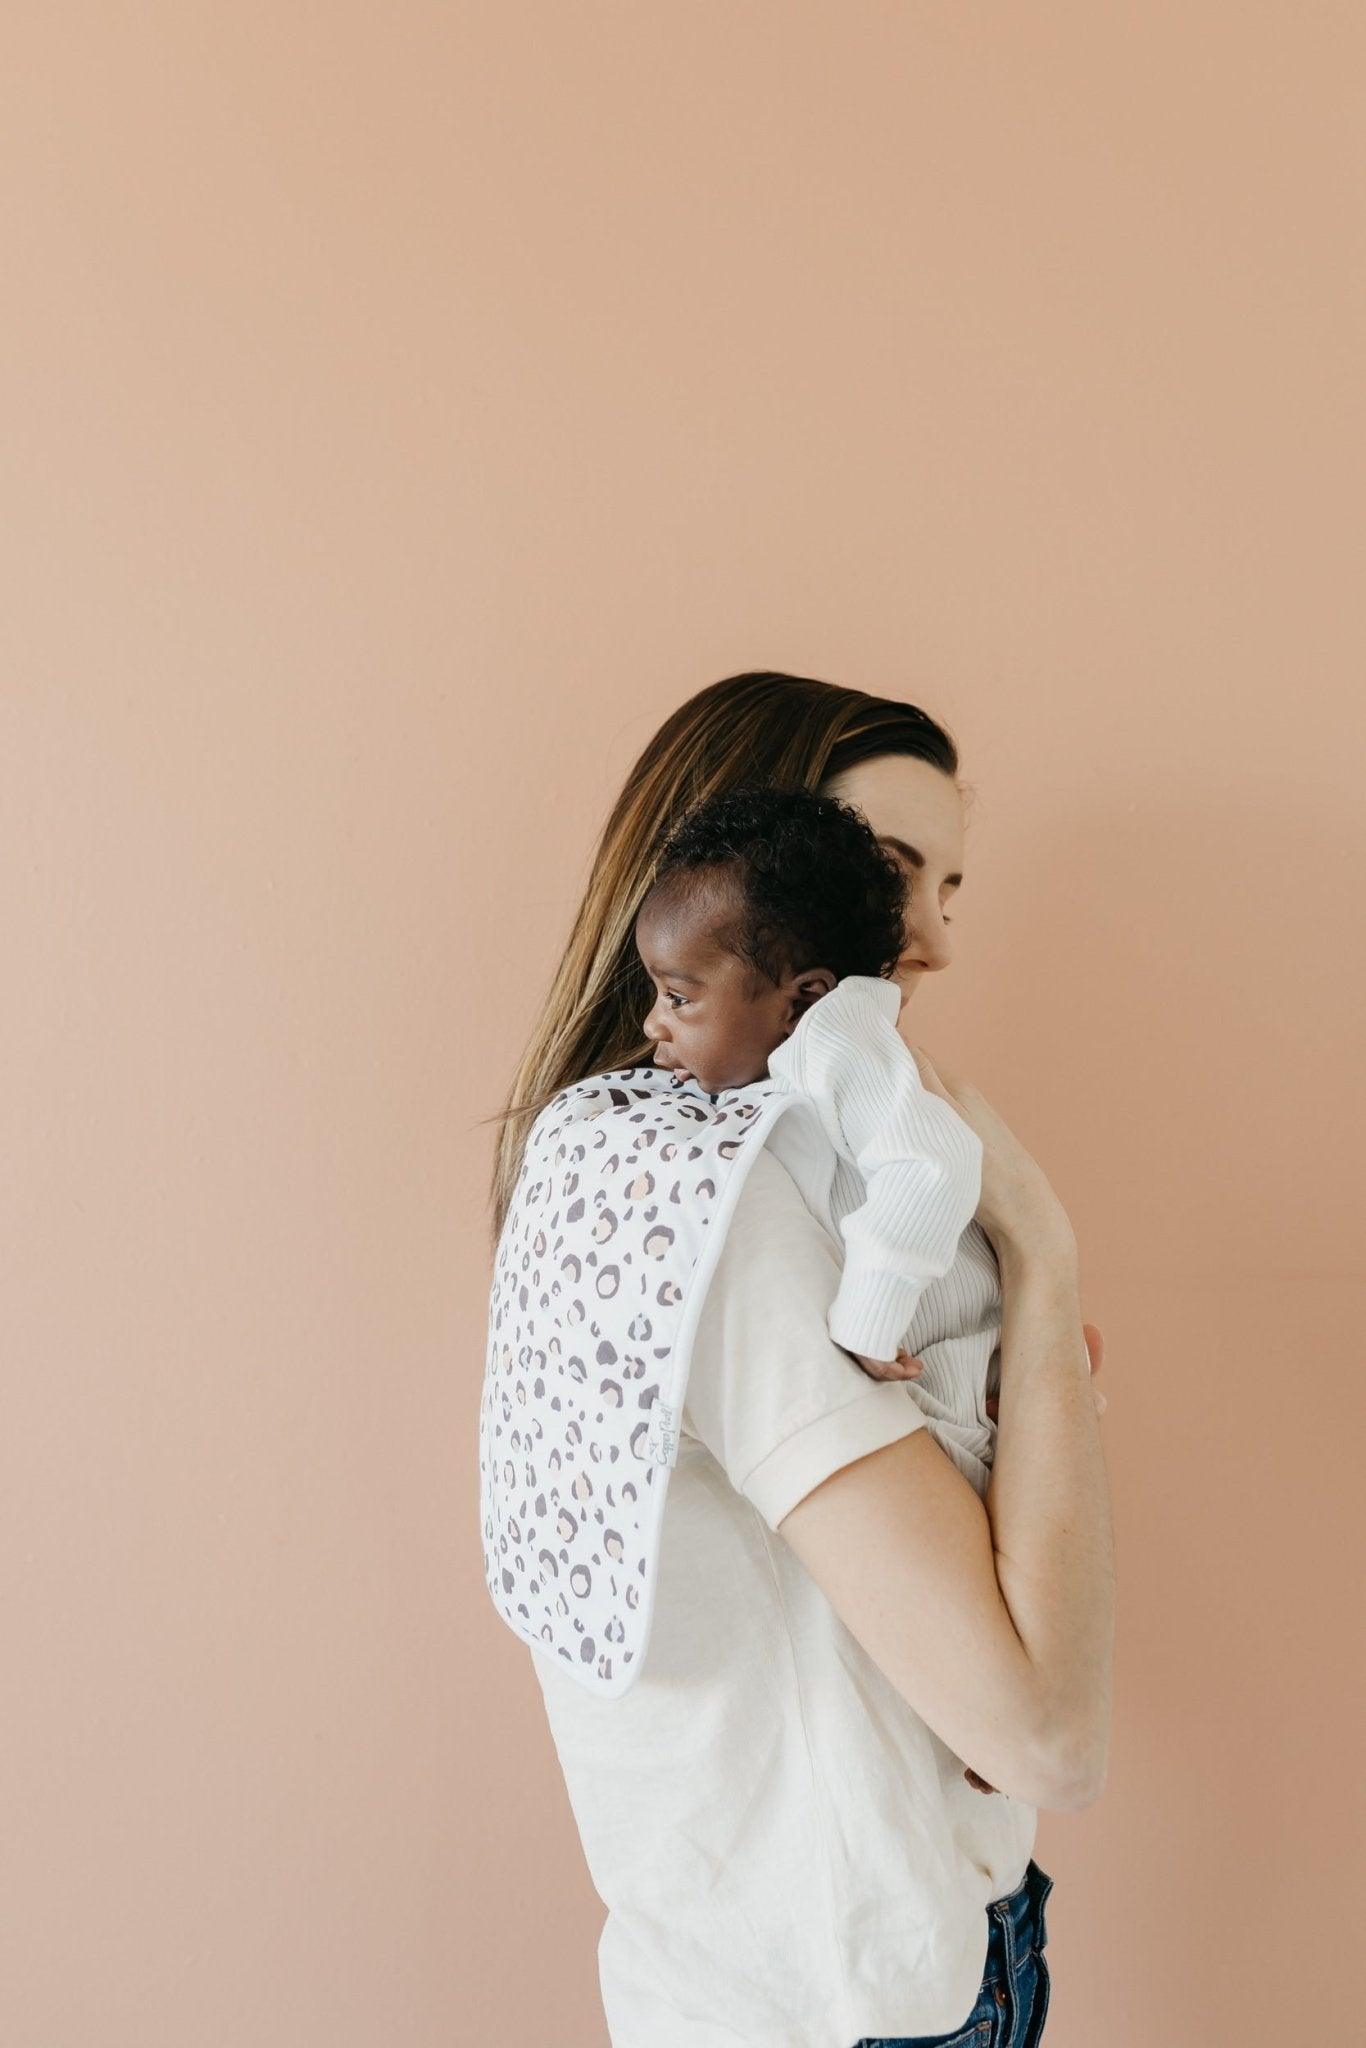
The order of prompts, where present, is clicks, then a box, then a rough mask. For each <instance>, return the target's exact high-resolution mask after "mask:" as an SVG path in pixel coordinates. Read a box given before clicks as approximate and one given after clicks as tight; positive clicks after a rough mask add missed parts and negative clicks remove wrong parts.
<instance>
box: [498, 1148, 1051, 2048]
mask: <svg viewBox="0 0 1366 2048" xmlns="http://www.w3.org/2000/svg"><path fill="white" fill-rule="evenodd" d="M839 1278H840V1251H839V1248H838V1247H837V1245H836V1244H835V1243H834V1242H832V1239H831V1237H830V1235H829V1233H828V1232H827V1230H826V1229H825V1228H824V1226H823V1225H822V1224H821V1223H820V1222H819V1221H818V1220H817V1218H816V1217H815V1216H814V1215H813V1214H812V1212H811V1210H810V1209H808V1208H807V1206H806V1204H805V1203H804V1202H803V1200H802V1197H801V1195H800V1194H799V1192H798V1190H797V1187H796V1184H795V1182H794V1181H793V1179H792V1176H791V1175H790V1173H788V1171H787V1169H786V1168H785V1167H784V1166H783V1165H782V1163H781V1161H780V1160H779V1158H778V1157H777V1156H776V1155H775V1154H774V1153H773V1152H771V1151H769V1150H767V1149H766V1150H765V1152H764V1153H763V1154H762V1155H761V1156H760V1157H759V1158H758V1159H756V1160H755V1162H754V1164H753V1166H752V1168H751V1171H750V1175H749V1178H748V1180H747V1182H746V1184H745V1186H744V1188H743V1190H742V1192H741V1195H740V1199H739V1201H738V1203H737V1205H736V1209H735V1213H734V1216H733V1218H732V1220H731V1223H730V1226H729V1229H728V1232H727V1237H726V1242H725V1244H724V1246H723V1248H722V1251H721V1254H720V1256H719V1258H718V1261H717V1267H716V1272H715V1274H714V1276H713V1279H712V1282H711V1286H710V1289H709V1291H708V1296H707V1300H706V1303H705V1306H704V1308H703V1312H702V1316H701V1319H700V1322H699V1327H698V1332H697V1338H696V1344H695V1349H694V1352H693V1359H692V1366H691V1372H690V1377H689V1386H688V1396H687V1400H686V1403H685V1405H684V1410H683V1418H682V1420H683V1430H682V1435H681V1440H680V1448H679V1456H678V1463H677V1465H676V1467H675V1468H674V1471H673V1473H672V1476H671V1479H670V1483H669V1493H668V1497H667V1501H666V1505H665V1516H664V1534H663V1542H662V1549H661V1557H660V1565H659V1580H658V1587H657V1592H656V1607H655V1613H654V1621H653V1626H652V1633H651V1639H650V1648H649V1653H648V1656H647V1657H646V1660H645V1664H644V1667H643V1669H642V1670H641V1672H640V1675H639V1676H638V1678H637V1679H636V1681H635V1683H634V1684H633V1686H632V1687H631V1688H630V1690H629V1691H628V1692H627V1693H625V1694H624V1695H622V1696H621V1697H620V1698H618V1699H612V1700H603V1699H600V1698H596V1697H594V1695H593V1694H592V1693H591V1692H589V1691H587V1690H586V1689H585V1688H584V1687H583V1686H582V1685H580V1684H578V1683H576V1681H575V1680H574V1679H573V1678H571V1677H570V1676H569V1675H568V1674H567V1673H566V1672H565V1671H564V1670H563V1669H562V1668H560V1667H559V1666H558V1665H557V1662H556V1660H555V1659H553V1658H550V1657H548V1656H547V1655H545V1654H544V1653H542V1652H540V1651H537V1650H534V1649H533V1650H532V1651H531V1652H530V1653H529V1654H530V1655H531V1658H532V1662H533V1665H534V1667H535V1670H536V1675H537V1677H538V1679H539V1681H540V1684H541V1688H542V1693H543V1696H544V1699H545V1705H546V1712H547V1715H548V1718H549V1723H550V1728H551V1733H552V1736H553V1738H554V1741H555V1745H556V1749H557V1751H558V1754H559V1759H560V1764H561V1767H562V1769H563V1772H564V1778H565V1785H566V1788H567V1791H568V1794H569V1800H570V1804H571V1807H572V1809H573V1812H574V1816H575V1819H576V1821H577V1823H578V1827H579V1833H580V1837H581V1840H582V1844H583V1850H584V1855H585V1858H586V1860H587V1864H588V1868H589V1873H590V1875H591V1877H592V1880H593V1883H594V1885H595V1886H596V1888H597V1891H598V1893H599V1895H600V1896H601V1898H602V1900H603V1902H604V1904H605V1905H606V1907H607V1909H608V1910H607V1919H606V1922H605V1924H604V1926H603V1930H602V1935H601V1938H600V1940H599V1944H598V1965H599V1981H600V1984H601V1989H602V1998H603V2007H604V2011H605V2014H606V2019H607V2025H608V2031H609V2035H610V2039H611V2042H612V2048H853V2044H854V2043H855V2042H856V2041H858V2040H859V2039H860V2038H861V2037H863V2036H864V2035H874V2036H877V2035H897V2034H939V2033H947V2032H949V2031H951V2030H952V2029H954V2028H956V2027H958V2026H959V2025H961V2024H963V2023H964V2022H965V2021H966V2018H967V2015H968V2013H969V2012H970V2011H971V2009H972V2006H973V2004H974V2003H975V2001H976V1998H977V1994H978V1990H979V1988H980V1985H981V1979H982V1972H983V1969H984V1967H985V1963H986V1953H987V1933H988V1923H987V1916H986V1912H985V1907H986V1906H987V1904H988V1903H989V1902H990V1901H991V1900H994V1899H998V1898H1002V1897H1004V1896H1005V1895H1006V1894H1007V1893H1008V1892H1011V1891H1013V1890H1014V1889H1015V1888H1016V1886H1017V1885H1018V1884H1019V1883H1020V1882H1021V1880H1022V1879H1023V1876H1024V1873H1025V1869H1026V1867H1027V1865H1028V1862H1029V1858H1030V1855H1031V1853H1032V1850H1033V1845H1034V1836H1035V1828H1036V1824H1037V1812H1036V1809H1035V1808H1033V1807H1032V1806H1026V1805H1023V1804H1022V1803H1021V1802H1019V1801H1017V1800H1012V1799H1009V1798H1007V1797H1006V1796H1005V1795H1004V1794H1002V1793H1000V1792H992V1793H984V1792H979V1791H977V1790H975V1789H974V1788H973V1787H972V1786H971V1785H969V1784H968V1782H967V1780H966V1779H965V1778H964V1776H963V1768H964V1760H963V1759H962V1758H960V1757H957V1756H955V1755H954V1754H953V1752H952V1751H951V1750H950V1749H949V1748H948V1747H947V1745H946V1744H944V1743H943V1742H941V1741H940V1739H939V1738H938V1736H936V1735H935V1734H934V1733H933V1732H932V1731H931V1730H930V1729H929V1728H928V1727H927V1726H926V1725H925V1723H924V1722H923V1721H922V1720H921V1719H920V1717H919V1716H918V1715H917V1714H915V1713H914V1712H913V1711H912V1709H911V1708H910V1707H909V1706H908V1705H907V1704H906V1702H905V1700H904V1699H903V1698H902V1697H901V1695H900V1694H899V1693H898V1692H897V1691H896V1689H895V1687H894V1686H893V1685H892V1684H891V1683H890V1681H889V1680H888V1679H886V1678H885V1677H884V1676H883V1675H882V1673H881V1672H880V1671H879V1670H878V1668H877V1666H876V1665H875V1664H874V1663H873V1662H872V1660H871V1658H870V1657H869V1656H868V1655H867V1653H866V1652H865V1651H864V1650H863V1649H862V1648H861V1646H860V1645H859V1644H858V1643H857V1642H856V1641H855V1639H854V1638H853V1636H851V1635H850V1633H849V1631H848V1630H847V1629H846V1628H845V1627H844V1625H843V1623H842V1622H841V1621H840V1620H839V1618H838V1617H837V1616H836V1614H835V1612H834V1610H833V1608H832V1607H831V1606H830V1604H829V1602H828V1601H827V1600H826V1598H825V1596H824V1594H823V1593H822V1592H821V1591H820V1590H819V1588H818V1587H817V1586H816V1585H815V1584H814V1582H813V1581H812V1580H811V1579H810V1578H809V1577H808V1575H807V1573H806V1571H805V1570H804V1568H803V1567H802V1565H801V1564H800V1563H799V1562H798V1560H797V1558H796V1557H795V1555H794V1554H793V1552H792V1551H791V1550H790V1549H789V1548H788V1546H787V1544H786V1543H785V1542H784V1541H783V1540H782V1538H781V1536H780V1535H779V1534H777V1533H776V1531H777V1526H778V1524H779V1522H780V1521H781V1519H782V1517H783V1516H784V1515H785V1514H787V1513H788V1511H789V1510H790V1509H791V1508H792V1507H794V1506H795V1505H796V1503H797V1502H798V1501H799V1500H801V1499H802V1498H803V1497H804V1495H806V1494H807V1493H809V1492H810V1491H811V1489H812V1488H813V1487H815V1486H817V1485H818V1484H819V1483H820V1482H821V1480H823V1479H825V1478H827V1477H828V1476H829V1474H830V1473H832V1472H835V1471H838V1470H839V1469H840V1467H841V1466H843V1465H846V1464H849V1463H850V1462H851V1461H852V1460H854V1459H856V1458H860V1457H863V1456H865V1455H866V1454H867V1453H868V1452H869V1451H873V1450H877V1449H879V1448H880V1447H881V1446H882V1445H884V1444H888V1443H892V1442H894V1441H895V1440H896V1439H897V1438H898V1437H901V1436H905V1435H908V1434H909V1433H910V1432H911V1431H912V1430H914V1429H918V1428H923V1427H925V1426H926V1420H925V1417H924V1415H923V1414H922V1413H921V1411H920V1409H919V1408H918V1407H917V1405H916V1389H915V1386H914V1384H913V1383H911V1382H882V1383H879V1382H876V1381H873V1380H871V1379H870V1378H869V1377H868V1376H867V1375H866V1374H865V1373H863V1372H862V1371H861V1370H860V1369H859V1367H858V1366H857V1365H855V1364H854V1362H853V1360H852V1359H851V1358H849V1357H848V1356H847V1355H846V1353H845V1352H844V1351H842V1350H841V1349H840V1348H839V1347H838V1346H837V1345H836V1344H835V1343H834V1342H833V1341H832V1340H831V1338H830V1336H829V1334H828V1332H827V1329H826V1315H827V1312H828V1309H829V1306H830V1302H831V1300H832V1299H833V1297H834V1294H835V1290H836V1288H837V1287H838V1285H839ZM869 1569H870V1570H876V1569H877V1562H876V1559H871V1558H870V1559H869Z"/></svg>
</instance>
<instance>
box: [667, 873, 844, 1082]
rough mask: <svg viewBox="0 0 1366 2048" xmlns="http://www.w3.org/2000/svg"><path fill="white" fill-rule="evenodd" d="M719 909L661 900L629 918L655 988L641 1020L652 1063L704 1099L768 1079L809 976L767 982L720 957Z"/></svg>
mask: <svg viewBox="0 0 1366 2048" xmlns="http://www.w3.org/2000/svg"><path fill="white" fill-rule="evenodd" d="M723 911H724V905H723V904H722V903H720V902H718V901H717V899H716V898H715V897H707V896H705V895H698V894H694V895H693V896H692V897H691V898H689V899H682V900H680V899H677V898H675V899H672V900H671V899H670V898H669V897H668V896H667V895H666V896H663V897H659V898H655V897H651V898H647V900H646V903H645V905H644V907H643V908H642V910H641V913H640V916H639V917H638V918H637V919H636V949H637V951H638V952H639V954H640V957H641V960H642V962H643V963H644V966H645V971H646V973H647V974H648V975H649V976H650V978H651V980H652V981H653V982H654V985H655V1001H654V1007H653V1008H652V1009H651V1011H650V1013H649V1015H648V1016H647V1017H646V1018H645V1020H644V1031H645V1036H646V1037H647V1038H648V1039H650V1040H651V1041H652V1042H653V1044H654V1048H655V1053H654V1058H655V1065H656V1066H657V1067H664V1068H667V1069H668V1071H669V1072H670V1073H675V1074H678V1075H680V1076H682V1075H691V1076H692V1078H693V1080H695V1081H696V1082H697V1083H698V1085H699V1087H702V1088H705V1089H706V1091H707V1093H708V1094H709V1095H715V1094H717V1093H718V1092H719V1091H720V1090H721V1089H722V1088H742V1087H744V1085H745V1083H746V1082H748V1081H758V1080H760V1079H761V1078H762V1077H763V1075H764V1074H766V1073H767V1071H768V1056H769V1054H770V1053H771V1052H772V1050H773V1048H774V1046H775V1045H779V1044H781V1043H782V1041H783V1039H784V1038H786V1037H787V1036H788V1034H789V1032H790V1031H791V1030H792V1027H793V1025H794V1024H795V1023H796V1021H797V1019H798V1017H799V1016H800V1015H801V1012H802V1009H803V1007H804V1004H803V1000H802V996H801V989H802V988H803V987H804V986H805V984H806V982H807V981H809V980H810V978H811V977H810V976H801V975H797V976H793V977H792V979H791V980H790V981H783V982H780V983H774V982H771V981H768V980H766V979H765V978H764V976H763V975H761V974H759V973H757V972H756V971H755V970H754V969H753V968H752V967H750V966H749V964H748V963H747V962H746V961H744V960H740V959H737V958H736V956H735V954H734V953H730V952H727V951H726V950H725V949H724V948H723V947H721V946H720V945H718V944H717V942H716V940H715V938H714V937H713V933H714V931H715V930H716V927H717V923H718V913H722V912H723ZM821 978H822V979H823V981H824V987H825V988H828V987H829V986H831V985H832V984H833V980H834V977H833V975H827V976H824V977H821ZM814 993H815V994H823V993H824V988H818V989H816V990H815V991H814ZM809 999H810V998H809V997H808V1000H809Z"/></svg>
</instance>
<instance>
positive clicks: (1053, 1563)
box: [986, 1244, 1115, 1798]
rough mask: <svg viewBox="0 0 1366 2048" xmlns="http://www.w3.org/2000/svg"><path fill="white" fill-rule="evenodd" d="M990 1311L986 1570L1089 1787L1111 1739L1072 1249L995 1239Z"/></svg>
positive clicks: (1099, 1526) (1108, 1616) (1110, 1542)
mask: <svg viewBox="0 0 1366 2048" xmlns="http://www.w3.org/2000/svg"><path fill="white" fill-rule="evenodd" d="M997 1257H998V1259H999V1261H1000V1264H1001V1288H1002V1295H1003V1301H1004V1306H1003V1313H1002V1326H1001V1391H1000V1406H999V1414H998V1419H997V1434H996V1454H995V1459H994V1462H993V1465H992V1468H991V1477H990V1479H989V1480H988V1482H987V1492H986V1512H987V1516H988V1519H989V1520H990V1523H991V1534H992V1546H993V1549H994V1551H995V1556H996V1576H997V1581H998V1583H999V1585H1000V1588H1001V1595H1002V1598H1003V1599H1004V1601H1005V1603H1006V1606H1007V1607H1008V1608H1009V1610H1010V1614H1011V1618H1012V1620H1013V1621H1014V1623H1015V1627H1016V1631H1017V1633H1018V1634H1019V1636H1020V1639H1021V1641H1022V1642H1023V1643H1024V1644H1025V1646H1026V1648H1027V1649H1028V1651H1029V1655H1030V1658H1031V1661H1032V1662H1033V1663H1034V1664H1035V1666H1036V1668H1037V1669H1038V1670H1039V1672H1040V1673H1041V1674H1043V1675H1044V1679H1045V1682H1046V1685H1047V1687H1048V1689H1049V1691H1050V1692H1051V1695H1052V1703H1051V1705H1050V1706H1049V1708H1048V1712H1049V1714H1050V1716H1051V1717H1052V1718H1053V1719H1054V1721H1055V1722H1056V1724H1057V1726H1058V1727H1059V1729H1066V1730H1068V1731H1070V1734H1069V1738H1068V1741H1069V1748H1070V1753H1071V1757H1072V1763H1071V1775H1072V1776H1073V1777H1074V1778H1075V1780H1076V1782H1077V1783H1078V1784H1079V1785H1080V1786H1083V1787H1086V1788H1089V1790H1090V1796H1091V1797H1092V1798H1095V1797H1097V1796H1098V1795H1099V1793H1100V1792H1101V1790H1102V1789H1103V1787H1104V1784H1105V1773H1106V1764H1107V1758H1108V1753H1109V1743H1110V1718H1111V1704H1112V1675H1113V1665H1114V1625H1115V1557H1114V1530H1113V1525H1112V1520H1111V1513H1110V1491H1109V1482H1108V1479H1107V1476H1106V1471H1105V1460H1104V1456H1103V1453H1102V1450H1101V1441H1100V1428H1099V1425H1098V1422H1097V1418H1096V1403H1095V1397H1094V1393H1093V1390H1092V1386H1091V1362H1090V1358H1089V1356H1088V1353H1087V1347H1086V1343H1085V1340H1084V1339H1083V1337H1082V1334H1081V1303H1080V1291H1079V1281H1078V1277H1077V1270H1076V1262H1075V1257H1074V1256H1069V1254H1068V1252H1067V1250H1066V1248H1065V1247H1064V1248H1060V1249H1059V1250H1058V1252H1057V1253H1056V1254H1055V1255H1053V1256H1052V1257H1049V1256H1047V1255H1044V1254H1041V1253H1040V1252H1038V1251H1037V1250H1034V1249H1032V1248H1030V1247H1028V1246H1026V1247H1024V1248H1015V1247H1013V1246H1011V1245H1008V1244H998V1246H997Z"/></svg>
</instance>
